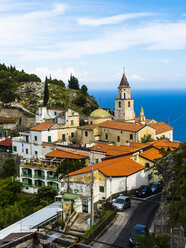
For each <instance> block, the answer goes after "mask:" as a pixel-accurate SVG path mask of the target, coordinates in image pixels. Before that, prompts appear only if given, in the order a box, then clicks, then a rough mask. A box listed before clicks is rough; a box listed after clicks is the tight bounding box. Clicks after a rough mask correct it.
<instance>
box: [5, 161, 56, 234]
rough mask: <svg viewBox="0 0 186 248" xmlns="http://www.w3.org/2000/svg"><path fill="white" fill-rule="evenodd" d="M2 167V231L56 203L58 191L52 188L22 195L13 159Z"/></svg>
mask: <svg viewBox="0 0 186 248" xmlns="http://www.w3.org/2000/svg"><path fill="white" fill-rule="evenodd" d="M0 167H1V168H0V169H1V170H0V230H1V229H3V228H5V227H7V226H9V225H11V224H12V223H14V222H16V221H18V220H20V219H22V218H24V217H26V216H28V215H30V214H32V213H33V212H35V211H37V210H39V209H41V208H43V207H45V206H47V205H48V204H50V203H52V202H53V201H54V196H55V195H56V194H57V191H56V190H55V189H53V188H52V187H51V186H44V187H41V188H39V189H38V193H37V194H34V195H29V194H24V193H21V187H22V183H21V182H19V181H16V180H15V177H16V175H17V166H16V163H15V160H14V158H13V157H8V158H7V159H6V160H5V162H4V163H3V164H2V165H1V166H0Z"/></svg>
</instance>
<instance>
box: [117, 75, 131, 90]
mask: <svg viewBox="0 0 186 248" xmlns="http://www.w3.org/2000/svg"><path fill="white" fill-rule="evenodd" d="M119 87H130V86H129V83H128V80H127V77H126V75H125V73H123V76H122V79H121V81H120V85H119Z"/></svg>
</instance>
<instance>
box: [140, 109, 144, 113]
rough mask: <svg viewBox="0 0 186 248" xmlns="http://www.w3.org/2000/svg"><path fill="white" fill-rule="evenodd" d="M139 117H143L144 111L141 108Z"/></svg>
mask: <svg viewBox="0 0 186 248" xmlns="http://www.w3.org/2000/svg"><path fill="white" fill-rule="evenodd" d="M140 115H144V110H143V107H141V110H140Z"/></svg>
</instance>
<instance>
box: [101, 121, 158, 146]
mask: <svg viewBox="0 0 186 248" xmlns="http://www.w3.org/2000/svg"><path fill="white" fill-rule="evenodd" d="M147 134H150V135H151V137H152V138H153V139H155V129H154V128H152V127H150V126H144V125H141V124H136V123H130V122H119V121H106V122H104V123H102V124H100V125H99V135H100V140H101V141H104V142H110V143H113V144H115V145H117V146H120V145H129V143H130V142H140V141H141V138H142V137H143V136H144V135H147Z"/></svg>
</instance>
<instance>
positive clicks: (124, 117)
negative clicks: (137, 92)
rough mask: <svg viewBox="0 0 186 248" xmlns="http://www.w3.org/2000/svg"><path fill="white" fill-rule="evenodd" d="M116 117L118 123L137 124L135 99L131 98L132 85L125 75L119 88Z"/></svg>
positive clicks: (116, 100)
mask: <svg viewBox="0 0 186 248" xmlns="http://www.w3.org/2000/svg"><path fill="white" fill-rule="evenodd" d="M114 116H115V120H116V121H125V122H135V113H134V99H132V98H131V93H130V85H129V83H128V80H127V77H126V75H125V73H124V74H123V77H122V79H121V82H120V85H119V87H118V98H117V99H115V111H114Z"/></svg>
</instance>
